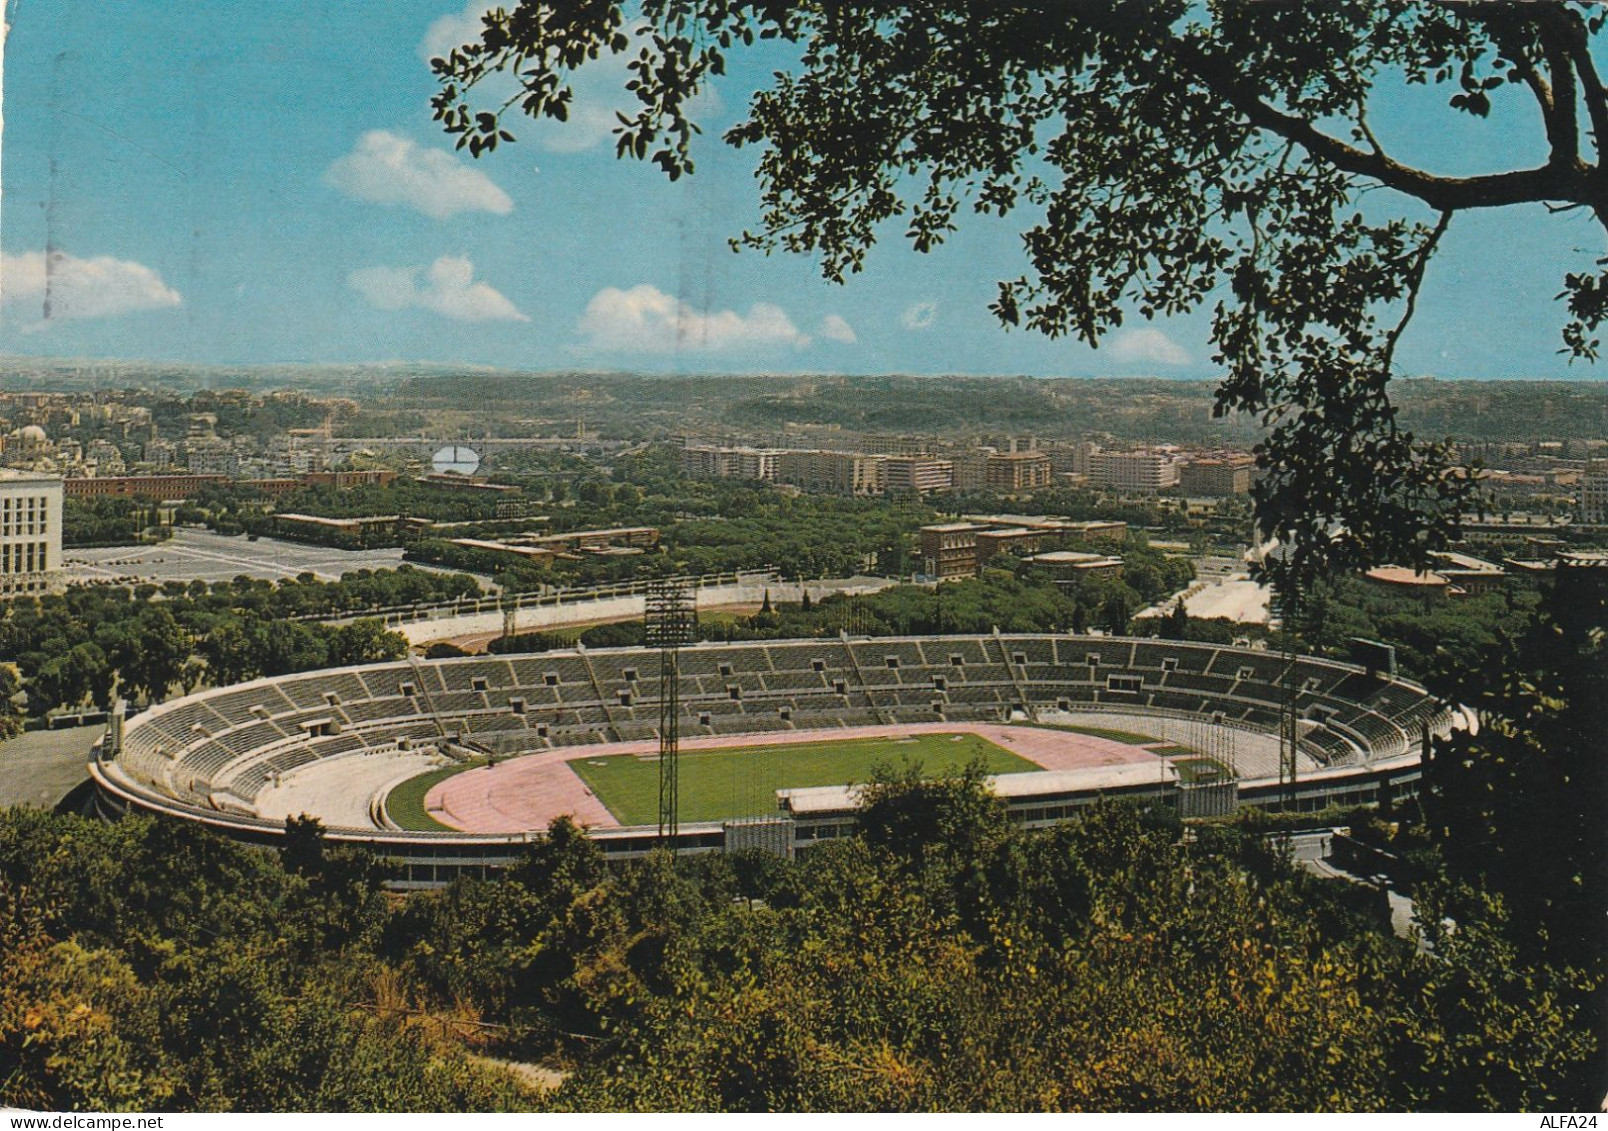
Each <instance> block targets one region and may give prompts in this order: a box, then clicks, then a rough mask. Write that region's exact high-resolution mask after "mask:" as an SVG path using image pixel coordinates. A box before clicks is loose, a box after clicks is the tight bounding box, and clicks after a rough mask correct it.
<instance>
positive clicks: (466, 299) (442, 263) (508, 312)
mask: <svg viewBox="0 0 1608 1131" xmlns="http://www.w3.org/2000/svg"><path fill="white" fill-rule="evenodd" d="M420 276H423V278H422V279H421V277H420ZM346 281H347V283H348V285H350V286H351V287H352V289H353V290H355V291H357V292H358V293H359V294H361V295H362V296H363V297H364V298H365V299H367V300H368V304H369V305H370V306H372V307H374V308H375V309H376V310H409V309H418V310H429V311H433V312H435V313H436V314H439V315H441V316H442V317H444V318H451V319H452V320H454V321H456V322H529V321H530V319H529V318H527V317H526V316H525V315H524V314H522V313H520V311H519V308H518V307H516V306H515V305H514V304H513V303H511V302H509V301H508V299H507V298H506V297H504V296H503V295H502V293H501V292H499V291H497V290H494V289H493V288H492V287H490V286H487V285H486V284H485V283H477V282H475V265H474V264H473V263H471V262H470V261H469V260H468V259H464V258H461V257H455V256H447V255H444V256H442V257H441V258H440V259H437V260H436V261H435V262H434V263H432V264H431V265H430V267H429V268H428V269H427V270H426V269H424V268H420V267H362V268H359V269H358V270H356V271H353V272H352V273H351V274H350V275H348V276H347V278H346Z"/></svg>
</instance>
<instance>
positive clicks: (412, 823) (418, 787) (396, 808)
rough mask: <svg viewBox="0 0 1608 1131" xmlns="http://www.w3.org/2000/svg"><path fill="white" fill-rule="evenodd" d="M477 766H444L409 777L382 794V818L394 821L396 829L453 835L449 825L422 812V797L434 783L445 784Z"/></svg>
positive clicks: (469, 763)
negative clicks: (383, 810)
mask: <svg viewBox="0 0 1608 1131" xmlns="http://www.w3.org/2000/svg"><path fill="white" fill-rule="evenodd" d="M480 764H481V763H479V762H466V763H464V764H463V765H459V766H444V767H442V768H441V769H439V770H431V771H430V772H429V773H427V774H420V775H419V776H418V777H416V778H409V779H408V780H407V781H405V782H403V783H402V784H401V785H398V786H396V787H394V788H393V789H392V790H391V792H390V793H388V794H386V795H385V815H386V816H387V817H389V818H391V820H392V821H393V822H395V824H396V826H397V828H399V829H407V830H408V831H409V832H415V833H420V832H423V833H433V832H455V831H456V830H455V829H453V828H452V826H450V825H443V824H442V823H441V822H440V821H438V820H436V819H435V818H434V817H432V816H430V814H428V813H426V812H425V811H424V795H425V794H427V793H429V792H430V787H431V786H433V785H435V784H436V782H439V781H446V780H447V779H448V778H450V777H452V776H453V775H454V774H461V773H463V772H464V771H465V770H472V769H474V768H475V766H477V765H480Z"/></svg>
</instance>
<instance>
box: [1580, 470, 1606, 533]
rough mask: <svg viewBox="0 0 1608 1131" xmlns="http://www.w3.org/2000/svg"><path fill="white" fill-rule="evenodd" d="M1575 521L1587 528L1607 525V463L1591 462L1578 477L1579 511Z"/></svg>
mask: <svg viewBox="0 0 1608 1131" xmlns="http://www.w3.org/2000/svg"><path fill="white" fill-rule="evenodd" d="M1576 521H1578V522H1581V523H1583V524H1585V525H1587V526H1603V525H1608V463H1599V462H1596V461H1593V462H1592V463H1589V464H1587V465H1586V473H1585V474H1584V475H1582V476H1581V477H1580V511H1579V514H1578V515H1577V516H1576Z"/></svg>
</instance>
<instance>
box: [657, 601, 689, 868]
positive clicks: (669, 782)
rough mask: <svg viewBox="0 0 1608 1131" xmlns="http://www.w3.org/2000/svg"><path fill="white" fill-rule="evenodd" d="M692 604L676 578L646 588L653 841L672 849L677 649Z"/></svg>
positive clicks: (676, 820)
mask: <svg viewBox="0 0 1608 1131" xmlns="http://www.w3.org/2000/svg"><path fill="white" fill-rule="evenodd" d="M697 628H698V608H697V602H696V599H695V598H694V595H693V592H692V590H691V589H689V588H688V587H687V586H686V585H684V584H682V583H680V582H677V581H661V582H656V583H654V585H653V586H652V587H651V588H650V589H649V590H648V593H647V599H646V601H645V615H644V617H643V630H644V637H645V638H646V642H647V645H648V647H650V648H656V649H657V650H658V652H659V843H660V844H661V845H663V846H664V847H665V848H668V849H669V850H670V851H671V852H672V853H674V852H675V851H676V840H677V834H678V833H679V832H680V831H681V816H680V811H681V791H680V770H681V661H680V655H679V653H680V649H681V646H682V645H684V644H691V643H692V642H693V640H694V639H695V638H696V636H697Z"/></svg>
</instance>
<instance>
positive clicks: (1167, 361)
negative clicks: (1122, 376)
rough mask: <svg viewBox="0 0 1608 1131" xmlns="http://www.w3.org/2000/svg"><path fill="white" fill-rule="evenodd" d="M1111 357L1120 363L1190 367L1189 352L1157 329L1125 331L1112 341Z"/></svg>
mask: <svg viewBox="0 0 1608 1131" xmlns="http://www.w3.org/2000/svg"><path fill="white" fill-rule="evenodd" d="M1111 355H1112V356H1113V357H1115V358H1116V359H1117V360H1118V361H1132V362H1150V363H1152V364H1155V365H1188V364H1189V351H1188V350H1186V349H1184V347H1183V346H1181V345H1179V344H1178V343H1177V342H1175V341H1173V340H1172V339H1171V338H1169V337H1168V336H1167V335H1166V334H1164V333H1162V332H1161V331H1160V330H1157V329H1153V328H1151V329H1144V330H1124V331H1123V332H1122V333H1120V334H1118V335H1117V336H1116V337H1114V338H1112V339H1111Z"/></svg>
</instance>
